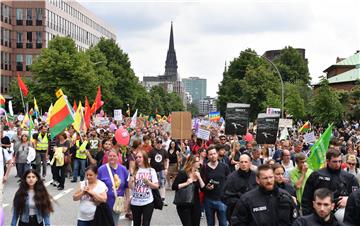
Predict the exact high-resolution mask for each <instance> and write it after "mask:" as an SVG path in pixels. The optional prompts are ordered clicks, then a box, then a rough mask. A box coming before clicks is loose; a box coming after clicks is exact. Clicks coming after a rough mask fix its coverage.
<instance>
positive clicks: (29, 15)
mask: <svg viewBox="0 0 360 226" xmlns="http://www.w3.org/2000/svg"><path fill="white" fill-rule="evenodd" d="M32 25H33V22H32V9H26V26H32Z"/></svg>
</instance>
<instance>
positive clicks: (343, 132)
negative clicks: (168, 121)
mask: <svg viewBox="0 0 360 226" xmlns="http://www.w3.org/2000/svg"><path fill="white" fill-rule="evenodd" d="M119 126H120V125H117V124H116V122H115V121H112V120H110V124H109V125H106V126H95V125H92V126H91V128H90V129H89V130H88V131H87V133H80V134H79V133H77V132H75V131H74V129H73V128H71V127H69V128H68V129H67V130H65V131H63V132H62V133H60V134H59V135H58V136H56V138H55V139H53V140H51V139H50V134H49V130H48V128H47V126H46V124H45V123H41V122H39V123H38V125H37V127H36V128H35V132H34V133H33V134H32V135H31V136H30V137H29V135H28V131H23V129H22V128H21V127H20V124H19V122H14V123H10V124H9V123H8V122H6V121H2V129H1V130H0V131H1V134H0V135H1V147H2V152H0V155H2V156H0V174H1V176H3V175H4V176H3V181H4V182H6V181H7V180H8V179H9V178H8V175H9V171H10V168H11V165H15V166H16V171H17V177H18V178H19V179H18V183H19V188H18V190H17V192H16V194H15V197H14V199H13V216H12V221H11V225H14V226H15V225H27V226H30V225H51V223H50V222H51V221H50V216H51V214H52V212H53V211H54V209H53V206H52V205H53V200H52V197H51V196H50V195H49V193H48V192H47V190H46V187H45V186H44V182H43V180H44V178H45V176H46V175H47V174H49V173H51V175H52V179H53V182H52V185H53V186H56V187H57V189H58V190H63V189H64V186H65V180H66V179H67V178H68V179H70V180H71V182H72V183H78V186H77V189H76V191H75V192H74V193H73V200H74V201H78V202H79V208H78V210H77V211H78V218H77V225H79V226H90V225H115V226H117V225H118V222H119V216H120V214H121V213H125V214H126V217H127V218H129V219H131V220H133V223H134V226H140V225H142V226H148V225H151V218H152V214H153V211H154V208H155V209H162V208H166V206H167V205H168V202H173V203H174V204H175V205H176V211H177V213H178V216H179V218H180V220H181V223H182V224H183V225H184V226H198V225H200V220H201V218H204V217H206V222H207V225H208V226H214V225H215V224H216V221H218V224H219V225H220V226H225V225H232V226H243V225H246V226H255V225H256V226H267V225H269V226H270V225H271V226H282V225H295V226H298V225H299V226H300V225H309V226H310V225H314V226H316V225H351V226H352V225H360V190H359V189H358V188H359V182H360V169H359V163H360V127H359V123H358V122H347V121H344V122H343V125H342V126H341V127H339V128H334V129H333V131H332V138H331V141H330V145H329V148H328V151H327V153H326V164H325V166H324V168H322V169H320V170H315V171H312V170H311V169H310V168H309V167H308V165H307V163H306V161H307V158H308V157H309V154H310V148H311V144H308V143H306V142H305V141H304V139H303V136H302V135H301V134H300V133H298V131H297V130H296V129H294V130H293V131H290V132H291V133H290V136H289V137H288V139H281V140H280V139H278V140H277V141H276V143H275V144H269V145H257V144H256V142H255V141H254V139H253V138H252V139H245V138H244V137H242V136H236V135H234V136H229V135H225V134H224V131H223V130H222V128H221V127H216V128H215V127H213V128H211V133H210V137H209V139H208V140H202V139H199V138H197V135H196V131H195V130H193V134H192V136H191V139H187V140H178V139H172V137H171V133H170V132H169V131H168V129H167V128H165V126H163V124H162V123H153V124H151V125H148V126H142V127H137V128H135V129H130V128H127V126H126V125H122V126H123V127H124V128H125V129H127V131H128V133H129V136H130V141H129V144H128V145H123V144H120V143H119V142H118V140H117V139H116V137H115V131H116V129H117V128H118V127H119ZM313 129H314V130H315V132H316V134H320V133H321V132H323V128H322V127H317V128H313ZM9 131H14V132H13V135H12V136H7V135H6V134H11V133H8V132H9ZM250 132H252V131H250ZM254 132H256V131H254ZM254 132H252V133H253V134H254ZM254 136H256V134H254ZM10 147H12V148H11V151H10ZM48 162H50V165H51V166H50V169H51V172H47V168H48V166H47V163H48ZM6 163H7V164H6ZM3 170H4V171H3ZM0 186H1V187H0V189H1V199H2V190H3V188H2V183H0ZM166 189H167V190H174V191H175V199H174V200H168V199H167V198H166V196H165V194H166V192H165V191H166ZM0 201H2V200H0ZM74 221H75V220H74Z"/></svg>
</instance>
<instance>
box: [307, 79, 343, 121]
mask: <svg viewBox="0 0 360 226" xmlns="http://www.w3.org/2000/svg"><path fill="white" fill-rule="evenodd" d="M310 109H311V110H310V112H311V115H312V117H313V120H314V122H315V123H318V124H324V125H327V124H328V123H332V122H338V121H339V120H341V117H342V113H343V106H342V105H341V103H340V101H339V96H338V94H337V93H336V92H335V91H334V90H333V89H332V88H331V87H330V86H329V82H328V81H327V79H326V78H324V77H322V79H321V82H320V86H319V87H318V88H317V89H316V90H315V92H314V97H313V99H312V101H311V108H310Z"/></svg>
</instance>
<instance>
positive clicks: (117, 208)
mask: <svg viewBox="0 0 360 226" xmlns="http://www.w3.org/2000/svg"><path fill="white" fill-rule="evenodd" d="M106 168H107V170H108V172H109V176H110V179H111V184H112V188H113V191H114V195H115V202H114V206H113V211H114V212H115V213H117V214H120V213H122V212H125V198H124V197H123V196H118V195H117V191H116V188H115V183H114V175H113V174H112V172H111V169H110V165H109V164H108V163H107V164H106Z"/></svg>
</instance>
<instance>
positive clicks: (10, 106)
mask: <svg viewBox="0 0 360 226" xmlns="http://www.w3.org/2000/svg"><path fill="white" fill-rule="evenodd" d="M9 113H10V115H11V116H14V111H13V107H12V102H11V100H9Z"/></svg>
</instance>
